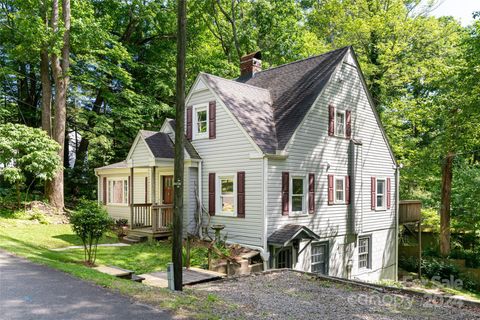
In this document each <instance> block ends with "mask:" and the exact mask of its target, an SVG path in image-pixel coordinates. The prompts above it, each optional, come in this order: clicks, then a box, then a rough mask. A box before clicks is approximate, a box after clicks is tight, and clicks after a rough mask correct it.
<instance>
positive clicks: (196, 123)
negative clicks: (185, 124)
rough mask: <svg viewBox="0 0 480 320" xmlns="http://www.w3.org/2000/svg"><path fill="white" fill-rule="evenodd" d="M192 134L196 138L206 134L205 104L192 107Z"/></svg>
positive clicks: (206, 108) (206, 116)
mask: <svg viewBox="0 0 480 320" xmlns="http://www.w3.org/2000/svg"><path fill="white" fill-rule="evenodd" d="M193 134H194V137H195V138H196V139H199V138H205V137H207V136H208V107H207V106H206V105H200V106H196V107H195V108H194V118H193Z"/></svg>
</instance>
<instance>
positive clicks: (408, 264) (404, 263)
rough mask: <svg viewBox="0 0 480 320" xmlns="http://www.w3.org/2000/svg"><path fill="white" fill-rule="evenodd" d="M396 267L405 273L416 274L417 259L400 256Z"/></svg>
mask: <svg viewBox="0 0 480 320" xmlns="http://www.w3.org/2000/svg"><path fill="white" fill-rule="evenodd" d="M398 265H399V267H400V268H402V269H403V270H405V271H408V272H418V259H417V258H416V257H405V256H401V257H399V259H398Z"/></svg>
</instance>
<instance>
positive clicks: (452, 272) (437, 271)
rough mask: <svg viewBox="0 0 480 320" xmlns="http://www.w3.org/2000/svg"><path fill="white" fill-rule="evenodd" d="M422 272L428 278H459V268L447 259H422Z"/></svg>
mask: <svg viewBox="0 0 480 320" xmlns="http://www.w3.org/2000/svg"><path fill="white" fill-rule="evenodd" d="M422 274H423V275H425V276H426V277H428V278H430V279H431V278H433V277H440V279H450V277H451V276H453V277H454V278H455V279H459V278H460V270H459V269H458V267H457V266H456V265H454V264H451V263H448V262H447V261H443V260H439V259H434V258H429V259H422Z"/></svg>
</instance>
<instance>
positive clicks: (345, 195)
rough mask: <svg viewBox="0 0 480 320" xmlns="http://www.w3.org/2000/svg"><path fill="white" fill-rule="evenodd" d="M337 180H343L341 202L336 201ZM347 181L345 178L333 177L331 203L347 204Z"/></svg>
mask: <svg viewBox="0 0 480 320" xmlns="http://www.w3.org/2000/svg"><path fill="white" fill-rule="evenodd" d="M337 180H343V200H342V201H339V200H337ZM346 189H347V181H346V178H345V176H333V203H335V204H345V203H347V199H346V197H347V190H346Z"/></svg>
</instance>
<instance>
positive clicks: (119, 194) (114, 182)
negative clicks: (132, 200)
mask: <svg viewBox="0 0 480 320" xmlns="http://www.w3.org/2000/svg"><path fill="white" fill-rule="evenodd" d="M127 203H128V180H127V179H125V178H115V179H109V180H108V204H127Z"/></svg>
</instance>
